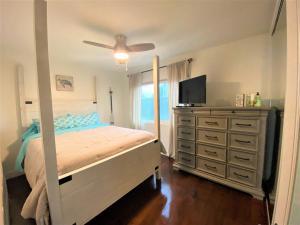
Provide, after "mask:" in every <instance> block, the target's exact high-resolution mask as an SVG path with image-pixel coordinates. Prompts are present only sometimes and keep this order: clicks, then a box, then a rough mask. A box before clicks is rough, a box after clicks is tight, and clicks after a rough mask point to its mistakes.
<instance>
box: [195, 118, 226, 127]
mask: <svg viewBox="0 0 300 225" xmlns="http://www.w3.org/2000/svg"><path fill="white" fill-rule="evenodd" d="M197 127H203V128H214V129H222V130H226V129H227V118H222V117H200V116H198V117H197Z"/></svg>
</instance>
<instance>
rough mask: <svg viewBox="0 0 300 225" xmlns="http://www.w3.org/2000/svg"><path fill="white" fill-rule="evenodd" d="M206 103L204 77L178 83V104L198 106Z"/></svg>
mask: <svg viewBox="0 0 300 225" xmlns="http://www.w3.org/2000/svg"><path fill="white" fill-rule="evenodd" d="M205 103H206V75H202V76H198V77H194V78H191V79H188V80H184V81H180V82H179V104H184V105H200V104H205Z"/></svg>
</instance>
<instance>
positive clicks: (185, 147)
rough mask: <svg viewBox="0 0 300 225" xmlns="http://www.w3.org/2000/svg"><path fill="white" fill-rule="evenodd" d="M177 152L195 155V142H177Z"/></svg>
mask: <svg viewBox="0 0 300 225" xmlns="http://www.w3.org/2000/svg"><path fill="white" fill-rule="evenodd" d="M177 150H178V151H182V152H187V153H190V154H195V142H190V141H182V140H180V141H177Z"/></svg>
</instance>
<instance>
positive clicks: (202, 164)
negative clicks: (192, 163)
mask: <svg viewBox="0 0 300 225" xmlns="http://www.w3.org/2000/svg"><path fill="white" fill-rule="evenodd" d="M196 168H197V169H198V170H202V171H205V172H208V173H212V174H214V175H217V176H220V177H225V174H226V166H225V164H223V163H219V162H216V161H211V160H206V159H202V158H199V157H197V164H196Z"/></svg>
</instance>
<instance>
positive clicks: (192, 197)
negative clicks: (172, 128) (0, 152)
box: [8, 157, 267, 225]
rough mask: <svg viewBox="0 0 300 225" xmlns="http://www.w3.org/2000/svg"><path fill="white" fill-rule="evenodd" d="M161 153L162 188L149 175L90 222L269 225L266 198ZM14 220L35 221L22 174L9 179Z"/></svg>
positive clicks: (109, 224)
mask: <svg viewBox="0 0 300 225" xmlns="http://www.w3.org/2000/svg"><path fill="white" fill-rule="evenodd" d="M172 162H173V161H172V160H169V159H168V158H166V157H162V177H163V180H162V182H161V188H160V189H155V187H154V182H153V179H152V178H149V179H147V180H146V181H145V182H144V183H142V184H141V185H139V186H138V187H137V188H136V189H134V190H133V191H131V192H130V193H128V194H127V195H126V196H124V197H123V198H122V199H120V200H119V201H118V202H117V203H115V204H114V205H112V206H111V207H109V208H108V209H106V210H105V211H104V212H102V213H101V214H100V215H98V216H97V217H96V218H94V219H93V220H92V221H90V222H89V223H88V225H96V224H97V225H258V224H261V225H266V224H267V217H266V214H265V211H264V207H263V202H262V201H259V200H256V199H254V198H252V197H251V196H250V195H247V194H244V193H242V192H239V191H236V190H234V189H231V188H227V187H225V186H222V185H219V184H215V183H213V182H210V181H208V180H205V179H202V178H199V177H196V176H193V175H190V174H187V173H184V172H181V171H173V170H172ZM8 189H9V203H10V213H11V225H21V224H24V225H25V224H26V225H30V224H34V222H33V221H32V220H30V221H28V220H24V219H22V218H21V216H20V215H19V214H20V210H21V207H22V204H23V202H24V200H25V197H26V195H27V194H28V193H29V191H30V188H29V187H28V184H27V182H26V179H25V178H24V176H23V177H18V178H15V179H12V180H9V181H8Z"/></svg>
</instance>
